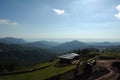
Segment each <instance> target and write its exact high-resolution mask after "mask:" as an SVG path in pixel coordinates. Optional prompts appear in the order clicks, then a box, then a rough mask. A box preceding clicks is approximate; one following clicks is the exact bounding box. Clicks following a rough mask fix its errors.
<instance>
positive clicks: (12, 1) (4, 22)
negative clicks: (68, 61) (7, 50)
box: [0, 0, 120, 41]
mask: <svg viewBox="0 0 120 80" xmlns="http://www.w3.org/2000/svg"><path fill="white" fill-rule="evenodd" d="M0 37H17V38H24V39H26V40H35V39H36V40H39V39H53V40H56V39H78V40H86V41H89V40H107V41H120V0H0Z"/></svg>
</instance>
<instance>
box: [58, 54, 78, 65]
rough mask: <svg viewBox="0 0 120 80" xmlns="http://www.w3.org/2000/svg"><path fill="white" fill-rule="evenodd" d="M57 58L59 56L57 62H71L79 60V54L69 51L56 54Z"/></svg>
mask: <svg viewBox="0 0 120 80" xmlns="http://www.w3.org/2000/svg"><path fill="white" fill-rule="evenodd" d="M58 58H59V63H66V64H72V63H73V62H75V61H76V60H79V58H80V57H79V54H76V53H69V54H64V55H61V56H58Z"/></svg>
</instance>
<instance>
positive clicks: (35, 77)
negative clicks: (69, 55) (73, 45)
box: [0, 64, 75, 80]
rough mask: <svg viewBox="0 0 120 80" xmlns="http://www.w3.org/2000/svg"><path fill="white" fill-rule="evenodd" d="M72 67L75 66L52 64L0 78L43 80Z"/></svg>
mask: <svg viewBox="0 0 120 80" xmlns="http://www.w3.org/2000/svg"><path fill="white" fill-rule="evenodd" d="M43 65H46V64H43ZM37 66H38V65H37ZM40 66H42V65H41V64H40ZM73 68H75V65H72V66H65V67H60V68H59V67H55V66H54V64H53V65H51V66H50V67H48V68H45V69H42V70H38V71H35V72H29V73H23V74H14V75H7V76H0V80H43V79H45V78H47V77H50V76H53V75H57V74H61V73H64V72H66V71H69V70H71V69H73Z"/></svg>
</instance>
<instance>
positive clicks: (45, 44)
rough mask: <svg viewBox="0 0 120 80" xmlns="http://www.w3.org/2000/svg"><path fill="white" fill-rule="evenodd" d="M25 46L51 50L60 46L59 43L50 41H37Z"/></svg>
mask: <svg viewBox="0 0 120 80" xmlns="http://www.w3.org/2000/svg"><path fill="white" fill-rule="evenodd" d="M25 45H26V46H29V47H37V48H43V49H45V48H51V47H55V46H58V45H59V43H56V42H49V41H36V42H29V43H26V44H25Z"/></svg>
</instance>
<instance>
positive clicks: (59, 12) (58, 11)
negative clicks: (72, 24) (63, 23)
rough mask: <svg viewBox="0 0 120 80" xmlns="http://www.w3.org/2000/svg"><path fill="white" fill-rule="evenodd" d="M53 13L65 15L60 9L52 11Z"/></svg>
mask: <svg viewBox="0 0 120 80" xmlns="http://www.w3.org/2000/svg"><path fill="white" fill-rule="evenodd" d="M53 11H54V12H55V13H56V14H58V15H62V14H65V10H62V9H55V8H54V9H53Z"/></svg>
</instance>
